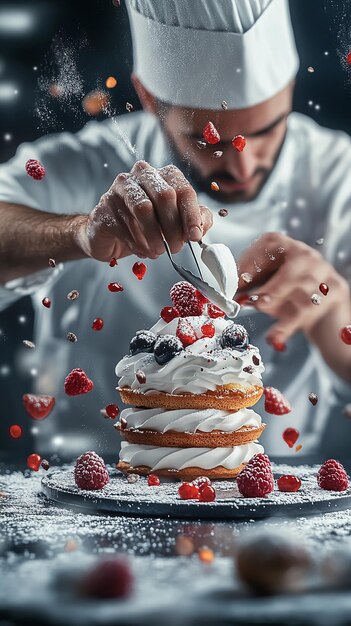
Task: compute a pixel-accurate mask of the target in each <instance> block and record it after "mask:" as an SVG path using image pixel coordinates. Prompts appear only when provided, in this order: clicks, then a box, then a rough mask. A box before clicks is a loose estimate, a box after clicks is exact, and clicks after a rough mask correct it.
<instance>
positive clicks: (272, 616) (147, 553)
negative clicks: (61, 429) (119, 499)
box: [0, 459, 351, 626]
mask: <svg viewBox="0 0 351 626" xmlns="http://www.w3.org/2000/svg"><path fill="white" fill-rule="evenodd" d="M305 461H306V459H304V462H305ZM349 469H350V466H349ZM43 475H44V471H43V470H40V471H39V472H38V473H35V472H33V473H30V472H23V471H19V470H17V469H15V468H12V469H9V468H8V467H5V466H2V472H1V475H0V492H1V495H0V626H5V625H6V626H9V625H10V624H33V623H36V624H37V625H38V626H40V624H53V625H57V626H58V625H65V626H71V625H72V626H73V625H76V624H77V625H78V624H79V625H80V624H84V625H85V626H89V625H90V624H106V625H107V624H133V625H138V624H152V625H153V626H156V625H157V624H167V626H172V625H173V624H186V625H191V626H193V625H194V626H195V625H196V624H209V625H212V624H213V625H214V624H216V625H218V624H260V623H262V624H283V623H284V624H328V626H331V625H333V626H334V625H339V624H340V625H341V624H349V623H351V594H349V593H348V592H343V591H331V590H330V592H328V593H326V592H325V591H324V592H319V591H318V590H317V591H314V592H312V591H311V590H309V591H308V592H305V593H300V594H299V595H298V602H297V597H296V596H295V595H279V596H274V597H269V598H267V597H254V596H252V595H250V593H249V592H248V591H247V590H245V589H244V587H243V586H242V585H241V584H240V582H239V581H238V579H237V576H236V574H235V568H234V559H233V555H234V553H235V545H236V542H237V539H238V537H239V536H240V534H241V533H242V532H244V531H249V532H250V529H251V528H252V527H255V526H257V523H258V522H255V521H254V520H247V521H242V522H233V521H232V522H221V521H217V522H212V521H211V522H209V521H204V522H201V521H197V520H182V521H181V520H179V521H178V520H176V519H167V518H162V519H161V518H144V519H143V518H138V517H127V516H109V515H106V516H104V515H99V514H94V513H84V512H81V511H79V510H77V509H68V508H62V507H58V506H56V505H54V504H53V503H52V502H50V501H48V500H47V499H46V498H45V496H43V495H42V494H41V493H40V481H41V478H42V476H43ZM259 523H260V524H261V525H265V526H267V527H270V528H273V529H274V528H275V527H276V528H280V529H281V528H282V527H284V528H285V529H286V533H287V535H289V536H290V535H291V533H293V534H294V536H296V538H297V539H296V540H297V541H300V540H301V541H307V542H308V544H309V546H310V548H311V549H312V550H313V551H314V552H315V554H316V555H318V554H319V553H320V552H321V551H322V550H323V551H325V550H327V549H329V550H331V551H333V550H334V549H336V548H338V547H343V546H345V547H346V546H348V545H349V543H351V540H350V537H351V511H336V512H330V513H323V514H319V515H314V516H308V517H307V516H305V517H297V518H293V519H283V520H282V519H276V518H272V519H269V520H265V521H262V522H259ZM184 538H185V544H186V546H189V540H190V543H192V545H193V549H194V551H193V554H192V555H191V556H182V555H181V554H179V552H182V546H184ZM204 546H207V547H209V548H210V549H212V550H213V552H214V557H215V558H214V560H213V561H212V562H211V563H207V564H206V563H203V562H201V560H200V559H199V550H200V549H201V548H202V547H204ZM345 549H346V548H345ZM111 553H124V554H127V555H128V556H129V558H130V560H131V565H132V568H133V571H134V574H135V579H136V583H135V591H134V593H133V595H132V596H131V597H130V598H129V599H128V600H123V601H107V602H92V601H90V602H82V601H81V600H77V599H75V598H74V597H71V596H69V595H68V596H67V594H66V595H65V594H63V592H62V589H61V590H59V588H58V585H57V581H58V579H59V577H60V576H61V578H62V577H63V578H64V577H66V578H67V576H68V575H69V572H71V571H74V569H75V568H76V569H77V568H78V569H79V568H83V569H84V568H85V567H87V565H89V564H90V562H92V561H94V559H97V558H98V557H99V555H101V554H111Z"/></svg>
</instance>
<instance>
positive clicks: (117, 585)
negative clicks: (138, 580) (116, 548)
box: [79, 556, 134, 600]
mask: <svg viewBox="0 0 351 626" xmlns="http://www.w3.org/2000/svg"><path fill="white" fill-rule="evenodd" d="M133 582H134V579H133V574H132V571H131V568H130V565H129V562H128V561H127V560H126V559H125V558H124V557H121V556H113V557H105V558H104V559H103V560H102V561H100V562H99V563H98V564H97V565H95V566H94V567H92V568H91V569H90V570H89V571H88V572H87V573H86V574H85V575H84V577H83V579H82V580H81V581H80V584H79V591H80V593H81V594H82V595H84V596H85V597H88V598H98V599H104V600H108V599H112V598H125V597H126V596H129V595H130V593H131V591H132V588H133Z"/></svg>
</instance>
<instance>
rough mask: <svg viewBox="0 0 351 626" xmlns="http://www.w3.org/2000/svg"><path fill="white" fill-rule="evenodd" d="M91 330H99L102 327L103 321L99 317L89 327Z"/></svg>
mask: <svg viewBox="0 0 351 626" xmlns="http://www.w3.org/2000/svg"><path fill="white" fill-rule="evenodd" d="M91 327H92V329H93V330H96V331H97V330H101V329H102V328H103V327H104V320H103V319H101V317H96V318H95V319H94V321H93V323H92V325H91Z"/></svg>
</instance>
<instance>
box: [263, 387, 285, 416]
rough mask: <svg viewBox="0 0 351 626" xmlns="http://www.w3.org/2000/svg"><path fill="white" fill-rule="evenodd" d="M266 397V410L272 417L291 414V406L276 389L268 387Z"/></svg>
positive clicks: (265, 392)
mask: <svg viewBox="0 0 351 626" xmlns="http://www.w3.org/2000/svg"><path fill="white" fill-rule="evenodd" d="M264 395H265V396H266V398H265V401H264V410H265V411H266V412H267V413H272V415H285V414H286V413H290V411H291V410H292V409H291V406H290V404H289V402H288V401H287V399H286V398H284V396H283V394H282V393H281V392H280V391H278V389H275V387H266V388H265V390H264Z"/></svg>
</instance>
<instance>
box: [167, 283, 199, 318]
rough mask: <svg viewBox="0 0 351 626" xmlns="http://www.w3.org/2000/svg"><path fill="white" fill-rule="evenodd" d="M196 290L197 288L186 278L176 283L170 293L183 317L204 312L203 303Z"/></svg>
mask: <svg viewBox="0 0 351 626" xmlns="http://www.w3.org/2000/svg"><path fill="white" fill-rule="evenodd" d="M196 292H197V289H195V287H193V286H192V285H190V283H187V282H186V281H184V280H183V281H180V282H179V283H175V285H173V287H172V288H171V290H170V292H169V295H170V297H171V300H172V302H173V304H174V306H175V307H176V308H177V309H178V311H179V313H180V315H181V317H187V316H189V315H201V314H202V311H203V304H202V302H200V300H199V299H198V298H197V295H196Z"/></svg>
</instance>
